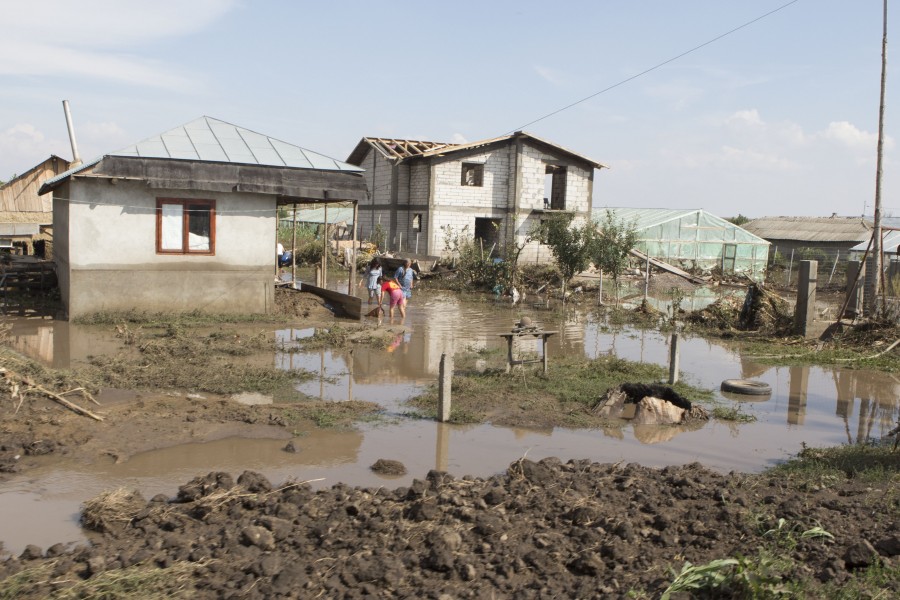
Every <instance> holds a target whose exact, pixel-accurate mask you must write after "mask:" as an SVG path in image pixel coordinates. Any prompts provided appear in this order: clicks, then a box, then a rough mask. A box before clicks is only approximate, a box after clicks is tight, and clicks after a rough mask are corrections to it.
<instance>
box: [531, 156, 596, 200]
mask: <svg viewBox="0 0 900 600" xmlns="http://www.w3.org/2000/svg"><path fill="white" fill-rule="evenodd" d="M519 160H520V161H521V166H520V169H521V171H522V189H521V193H520V199H519V208H520V209H531V210H540V209H543V208H544V180H545V177H546V174H547V161H554V162H555V164H562V165H565V166H566V210H570V211H576V212H589V211H590V209H591V181H592V180H593V178H594V170H593V169H592V168H590V167H588V168H584V167H579V166H577V165H576V164H573V163H572V162H571V160H566V157H565V156H556V155H553V154H550V153H547V152H544V151H543V150H541V149H540V148H536V147H535V146H532V145H530V144H528V143H525V144H523V147H522V154H521V156H520V159H519Z"/></svg>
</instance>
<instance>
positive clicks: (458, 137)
mask: <svg viewBox="0 0 900 600" xmlns="http://www.w3.org/2000/svg"><path fill="white" fill-rule="evenodd" d="M450 142H451V143H453V144H468V143H469V140H467V139H466V136H464V135H463V134H461V133H454V134H453V135H452V136H451V137H450Z"/></svg>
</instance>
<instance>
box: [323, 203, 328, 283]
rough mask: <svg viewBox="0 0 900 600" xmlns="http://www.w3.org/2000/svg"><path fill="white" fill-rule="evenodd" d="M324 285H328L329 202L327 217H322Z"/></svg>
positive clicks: (326, 208)
mask: <svg viewBox="0 0 900 600" xmlns="http://www.w3.org/2000/svg"><path fill="white" fill-rule="evenodd" d="M322 220H323V221H324V223H323V224H322V287H323V288H327V287H328V203H327V202H326V203H325V218H324V219H322Z"/></svg>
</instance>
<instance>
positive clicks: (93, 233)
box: [54, 178, 276, 318]
mask: <svg viewBox="0 0 900 600" xmlns="http://www.w3.org/2000/svg"><path fill="white" fill-rule="evenodd" d="M69 187H70V193H69V197H70V198H71V199H72V202H71V203H68V206H67V208H68V211H67V212H68V214H65V213H66V211H65V210H64V209H63V207H62V206H61V204H62V202H61V201H58V202H59V203H60V208H61V210H60V211H59V213H60V215H59V217H60V225H61V226H63V225H65V226H66V230H67V235H64V236H63V237H57V253H56V257H57V261H58V264H60V266H62V267H63V268H61V269H60V270H64V269H65V270H67V271H68V281H67V282H66V284H65V285H66V288H67V291H66V293H65V294H64V300H65V301H66V306H67V309H68V312H69V317H70V318H72V317H77V316H79V315H84V314H89V313H93V312H97V311H115V310H128V309H138V310H148V311H184V310H202V311H206V312H213V313H217V312H221V313H267V312H271V311H272V309H273V304H274V286H273V284H272V279H273V277H274V247H275V224H276V210H275V198H274V196H269V195H262V194H249V193H221V192H220V193H209V192H198V191H190V192H189V191H184V190H153V189H149V188H147V187H146V186H145V185H144V184H141V183H138V182H131V181H119V182H118V185H110V184H109V183H108V182H107V180H105V179H103V180H89V179H86V178H75V179H74V181H70V183H69ZM157 198H186V199H188V198H203V199H211V200H216V223H215V255H213V256H204V255H193V256H191V255H162V254H157V253H156V200H157ZM54 219H56V214H54ZM63 221H66V223H65V224H64V223H63ZM54 225H56V222H54ZM57 231H58V230H57ZM57 235H58V236H59V233H57ZM66 238H67V239H66ZM64 240H65V243H61V242H63V241H64ZM59 246H65V247H66V248H65V250H63V248H60V247H59ZM61 254H62V257H61ZM66 264H67V266H65V265H66ZM61 285H62V278H61Z"/></svg>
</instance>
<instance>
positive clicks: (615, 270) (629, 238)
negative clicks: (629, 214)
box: [592, 210, 637, 300]
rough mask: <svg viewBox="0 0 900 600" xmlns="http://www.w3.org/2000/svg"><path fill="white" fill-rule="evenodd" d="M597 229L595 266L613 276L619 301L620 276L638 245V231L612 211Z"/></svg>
mask: <svg viewBox="0 0 900 600" xmlns="http://www.w3.org/2000/svg"><path fill="white" fill-rule="evenodd" d="M596 227H597V237H596V242H595V246H594V254H593V256H592V258H593V260H594V265H595V266H596V267H597V268H599V269H601V270H602V271H603V272H604V273H607V274H609V275H611V276H612V278H613V281H614V282H615V284H616V286H615V287H616V299H617V300H618V297H619V291H618V290H619V285H618V284H619V276H620V275H621V274H622V272H623V271H624V270H625V267H626V266H627V264H628V255H629V252H631V249H632V248H634V246H635V244H636V243H637V230H636V229H635V226H634V223H626V222H624V221H619V220H617V219H616V216H615V214H613V212H612V211H610V210H607V211H606V215H605V216H604V217H603V220H602V221H600V222H599V223H597V224H596Z"/></svg>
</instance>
